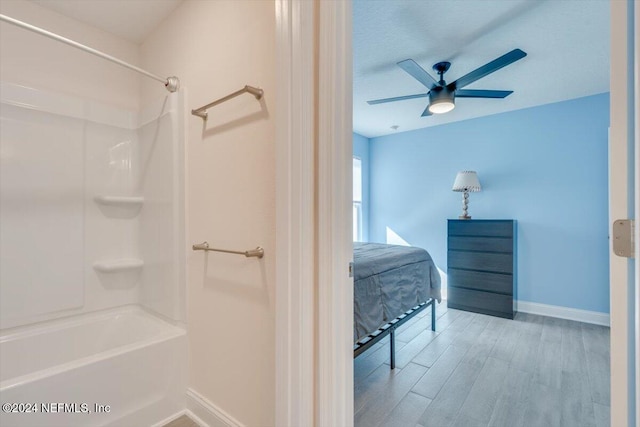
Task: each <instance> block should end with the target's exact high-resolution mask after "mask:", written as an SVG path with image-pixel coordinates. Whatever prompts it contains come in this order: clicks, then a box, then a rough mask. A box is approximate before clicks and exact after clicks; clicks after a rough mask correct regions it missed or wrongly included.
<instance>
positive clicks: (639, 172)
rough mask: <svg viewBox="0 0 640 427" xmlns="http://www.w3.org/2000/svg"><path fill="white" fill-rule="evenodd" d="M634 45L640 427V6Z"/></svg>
mask: <svg viewBox="0 0 640 427" xmlns="http://www.w3.org/2000/svg"><path fill="white" fill-rule="evenodd" d="M633 28H634V30H635V34H634V40H635V41H634V43H635V56H634V64H633V70H634V86H635V94H634V97H635V101H634V103H633V105H635V106H636V107H635V108H636V111H635V117H634V120H635V131H636V132H635V149H634V150H635V154H636V158H635V187H636V188H635V195H634V196H635V214H636V215H635V216H636V236H635V237H636V238H635V242H636V248H635V249H636V253H635V255H636V266H635V267H636V268H635V271H636V283H635V293H636V304H635V311H636V319H635V331H636V334H635V338H636V361H635V367H636V427H640V361H639V360H638V359H640V223H638V214H639V213H640V120H639V119H638V115H639V114H640V55H639V54H638V49H640V4H638V3H637V2H636V4H635V16H634V25H633Z"/></svg>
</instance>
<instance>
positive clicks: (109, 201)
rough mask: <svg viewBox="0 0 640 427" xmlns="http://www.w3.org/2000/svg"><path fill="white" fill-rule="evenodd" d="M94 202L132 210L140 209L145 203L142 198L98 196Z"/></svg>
mask: <svg viewBox="0 0 640 427" xmlns="http://www.w3.org/2000/svg"><path fill="white" fill-rule="evenodd" d="M94 200H95V201H96V203H98V204H100V205H105V206H122V207H131V208H139V207H140V206H142V203H144V197H141V196H96V197H95V198H94Z"/></svg>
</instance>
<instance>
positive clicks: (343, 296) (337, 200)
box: [316, 1, 353, 427]
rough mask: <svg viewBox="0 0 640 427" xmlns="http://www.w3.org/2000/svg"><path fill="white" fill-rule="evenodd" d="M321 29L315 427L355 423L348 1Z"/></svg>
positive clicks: (323, 15)
mask: <svg viewBox="0 0 640 427" xmlns="http://www.w3.org/2000/svg"><path fill="white" fill-rule="evenodd" d="M318 7H319V25H318V47H319V48H318V151H317V153H318V390H317V391H318V395H317V405H318V406H317V411H318V412H317V414H318V415H317V423H316V425H317V426H327V427H333V426H344V427H347V426H352V425H353V327H352V325H353V280H352V279H350V278H349V262H350V261H351V260H352V258H353V247H352V236H353V232H352V219H351V218H352V214H351V213H352V206H353V194H352V190H353V186H352V179H353V160H352V159H353V148H352V143H353V141H352V138H353V136H352V135H353V133H352V132H353V125H352V116H353V113H352V89H351V87H352V80H353V78H352V70H351V64H352V61H353V59H352V53H351V39H352V35H351V20H352V18H351V2H350V1H320V2H319V4H318Z"/></svg>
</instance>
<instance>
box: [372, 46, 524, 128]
mask: <svg viewBox="0 0 640 427" xmlns="http://www.w3.org/2000/svg"><path fill="white" fill-rule="evenodd" d="M525 56H527V54H526V53H525V52H523V51H522V50H520V49H514V50H512V51H511V52H509V53H505V54H504V55H502V56H501V57H499V58H496V59H494V60H493V61H491V62H489V63H487V64H485V65H483V66H482V67H480V68H477V69H475V70H473V71H472V72H470V73H468V74H466V75H464V76H462V77H460V78H459V79H458V80H456V81H454V82H452V83H449V84H447V83H446V82H445V81H444V77H443V76H444V73H446V72H447V70H448V69H449V67H450V66H451V63H450V62H446V61H443V62H438V63H437V64H435V65H434V66H433V69H434V71H435V72H436V73H438V75H439V76H440V80H439V81H436V79H434V78H433V77H431V75H430V74H429V73H427V72H426V71H425V70H424V69H423V68H422V67H421V66H419V65H418V64H417V63H416V62H415V61H414V60H413V59H405V60H404V61H400V62H398V66H400V68H402V69H403V70H404V71H406V72H407V73H409V74H411V76H413V78H414V79H416V80H418V81H419V82H420V83H422V84H423V85H424V86H426V87H427V89H429V91H428V92H426V93H418V94H416V95H406V96H397V97H394V98H384V99H376V100H373V101H367V103H368V104H369V105H375V104H383V103H385V102H394V101H403V100H405V99H414V98H427V97H428V98H429V105H427V108H425V110H424V112H423V113H422V117H425V116H430V115H431V114H442V113H446V112H449V111H451V110H453V108H454V107H455V99H456V98H506V97H507V96H509V95H511V94H512V93H513V91H512V90H476V89H463V87H465V86H467V85H470V84H471V83H473V82H475V81H476V80H479V79H481V78H483V77H484V76H486V75H488V74H491V73H493V72H495V71H498V70H499V69H500V68H503V67H506V66H507V65H509V64H512V63H514V62H516V61H517V60H519V59H522V58H524V57H525Z"/></svg>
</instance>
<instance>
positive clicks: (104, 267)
mask: <svg viewBox="0 0 640 427" xmlns="http://www.w3.org/2000/svg"><path fill="white" fill-rule="evenodd" d="M143 265H144V261H142V260H141V259H135V258H124V259H112V260H105V261H98V262H95V263H94V264H93V268H94V270H96V271H99V272H100V273H117V272H121V271H129V270H140V269H141V268H142V266H143Z"/></svg>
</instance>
